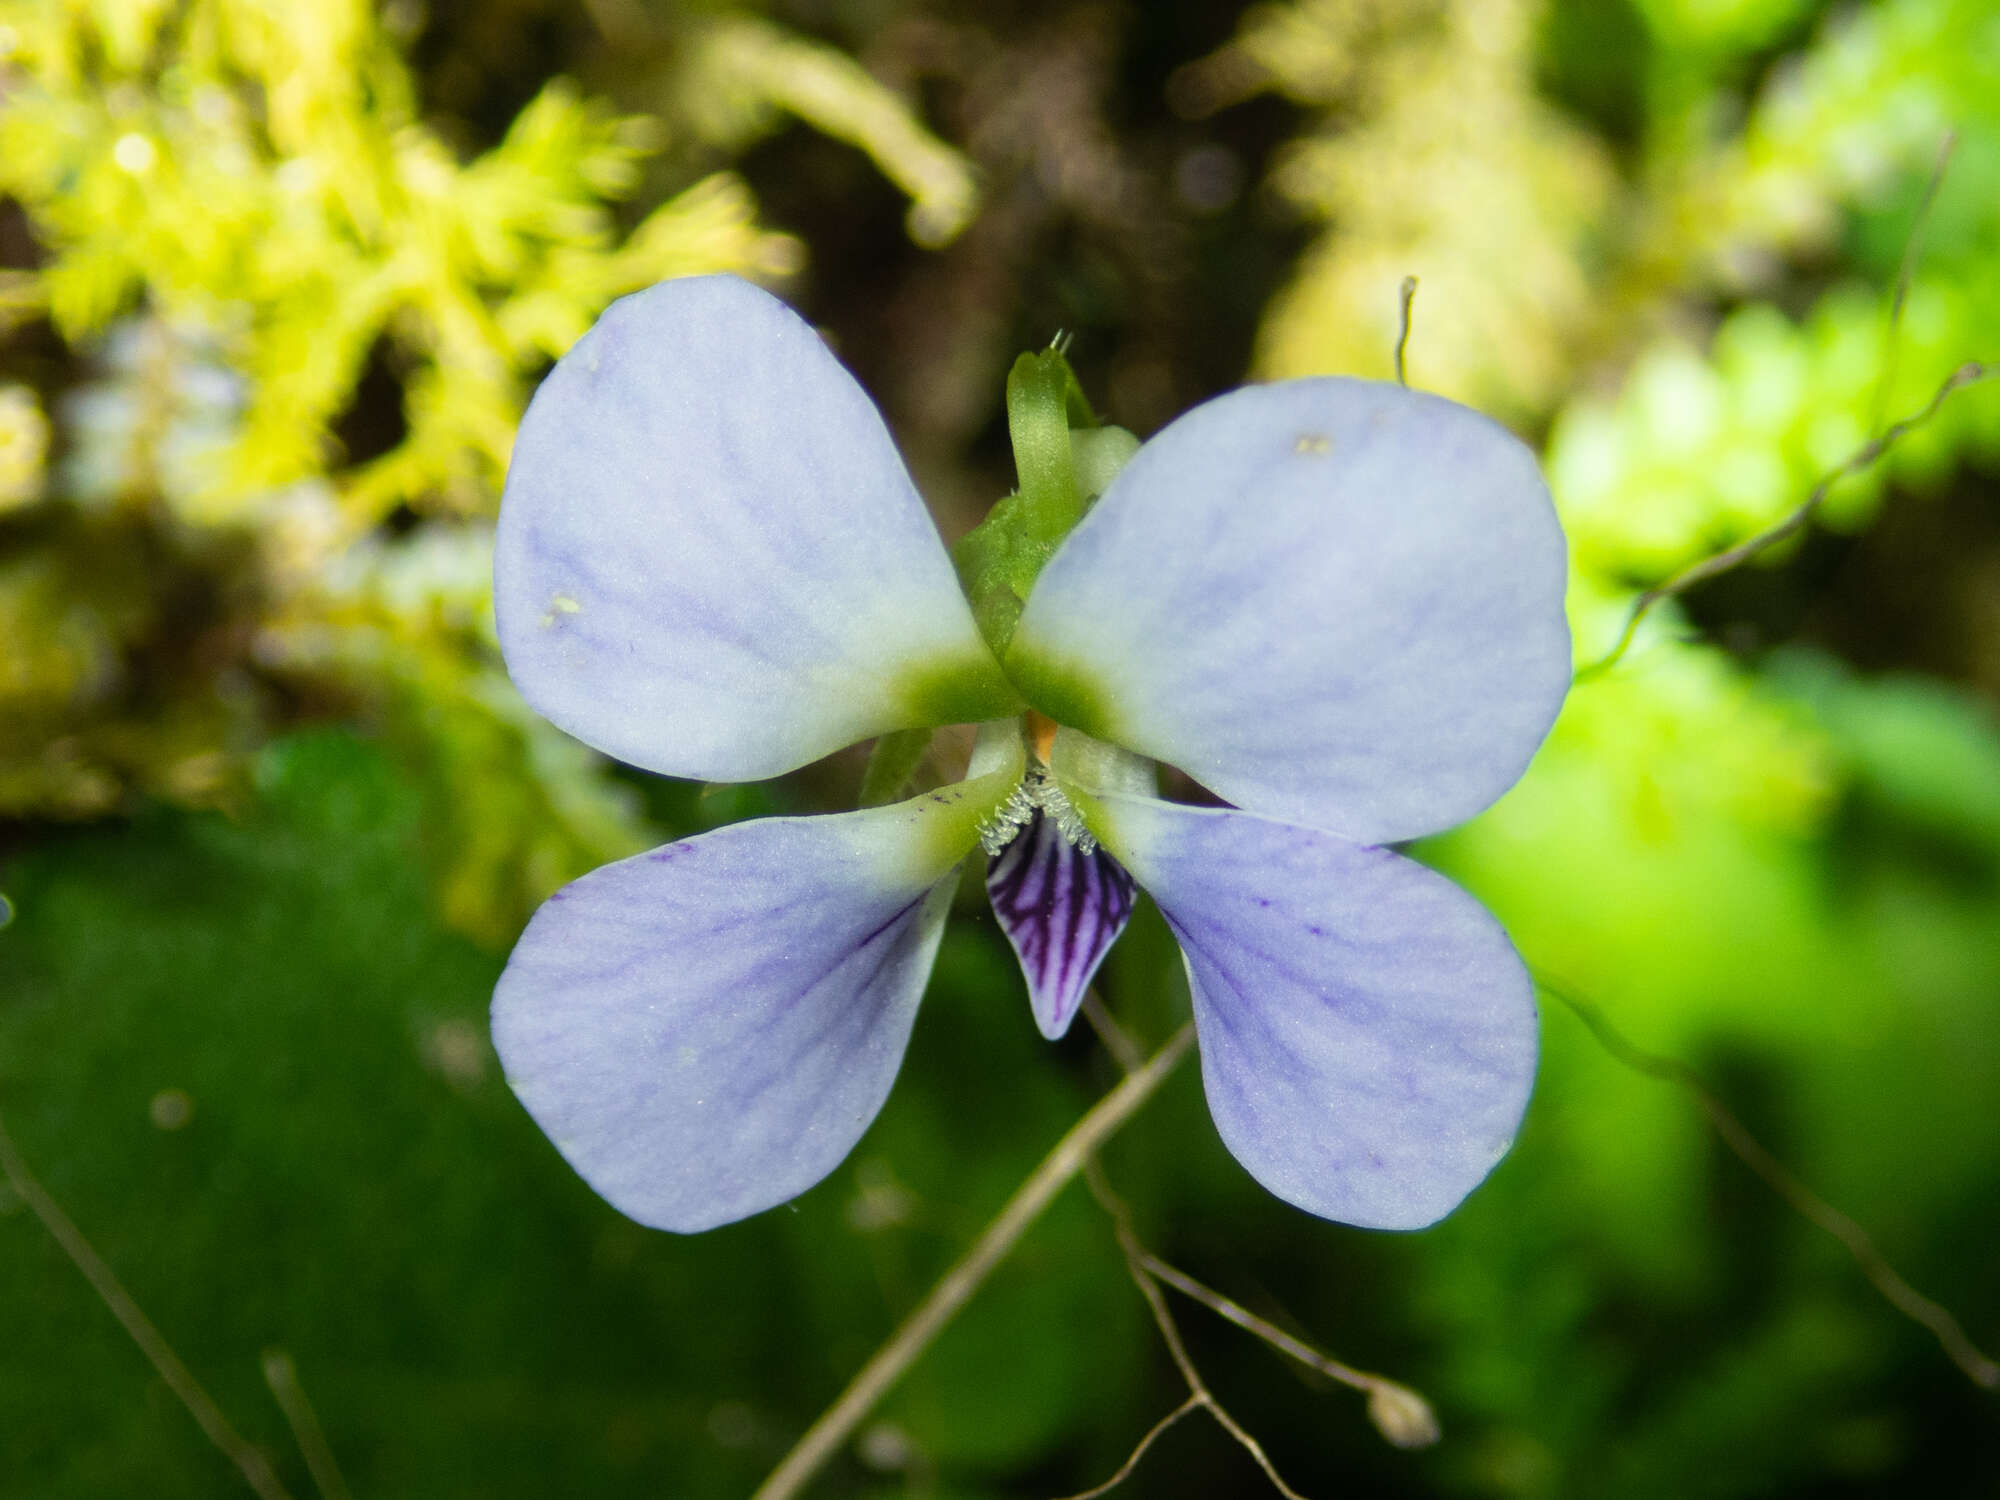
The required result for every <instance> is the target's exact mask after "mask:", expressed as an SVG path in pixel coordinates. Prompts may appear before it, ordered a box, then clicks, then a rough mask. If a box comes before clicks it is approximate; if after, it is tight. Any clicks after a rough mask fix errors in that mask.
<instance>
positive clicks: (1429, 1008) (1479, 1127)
mask: <svg viewBox="0 0 2000 1500" xmlns="http://www.w3.org/2000/svg"><path fill="white" fill-rule="evenodd" d="M1081 805H1083V806H1084V808H1085V815H1086V816H1087V817H1089V818H1090V819H1091V823H1092V827H1093V829H1094V830H1095V831H1096V832H1097V834H1098V836H1099V837H1100V838H1103V839H1104V840H1105V842H1106V844H1107V846H1108V847H1110V848H1111V849H1112V850H1113V851H1114V852H1115V853H1116V854H1117V856H1118V857H1119V859H1121V860H1122V861H1123V862H1124V863H1125V865H1126V866H1127V868H1129V869H1130V870H1131V872H1132V874H1133V876H1134V877H1135V878H1136V879H1137V880H1138V881H1139V883H1140V884H1141V885H1142V886H1144V887H1145V888H1146V890H1147V892H1148V893H1149V894H1150V895H1151V896H1152V897H1153V899H1154V900H1155V901H1156V902H1157V903H1158V904H1159V908H1160V911H1161V913H1162V914H1163V915H1164V916H1165V917H1166V919H1167V923H1168V925H1169V926H1170V927H1172V929H1173V931H1174V935H1175V936H1176V937H1177V938H1178V939H1179V940H1180V944H1181V951H1182V953H1183V954H1184V955H1185V956H1186V959H1187V968H1188V978H1189V982H1190V986H1191V988H1192V991H1193V995H1194V1014H1195V1025H1196V1029H1197V1031H1198V1033H1199V1036H1200V1042H1201V1070H1202V1082H1203V1085H1204V1087H1205V1088H1206V1090H1207V1093H1208V1107H1209V1112H1210V1113H1211V1114H1212V1115H1213V1116H1214V1117H1215V1125H1216V1129H1217V1130H1218V1131H1219V1132H1220V1133H1221V1135H1222V1139H1223V1141H1224V1143H1225V1144H1227V1145H1228V1147H1229V1149H1230V1151H1231V1152H1232V1153H1234V1155H1235V1157H1236V1159H1237V1160H1238V1161H1240V1162H1242V1163H1243V1165H1244V1166H1245V1167H1247V1168H1249V1170H1250V1172H1251V1174H1252V1175H1253V1176H1254V1177H1256V1178H1257V1180H1258V1181H1259V1182H1261V1183H1263V1184H1264V1186H1265V1187H1267V1188H1269V1189H1270V1190H1271V1191H1272V1192H1274V1193H1276V1194H1277V1195H1278V1196H1279V1197H1280V1198H1283V1199H1285V1200H1287V1201H1288V1202H1291V1203H1295V1204H1297V1205H1298V1206H1299V1207H1300V1208H1303V1209H1305V1210H1306V1211H1307V1212H1309V1213H1315V1214H1318V1215H1320V1216H1321V1217H1322V1218H1327V1219H1336V1220H1339V1221H1340V1222H1342V1223H1346V1224H1359V1225H1363V1226H1366V1227H1369V1228H1375V1229H1418V1228H1421V1227H1423V1226H1424V1225H1426V1224H1429V1223H1432V1222H1433V1221H1435V1220H1437V1219H1440V1218H1442V1217H1443V1216H1444V1215H1445V1214H1447V1213H1449V1212H1450V1211H1451V1210H1452V1209H1453V1208H1454V1207H1456V1206H1457V1204H1458V1202H1459V1200H1461V1199H1462V1198H1464V1196H1465V1195H1466V1194H1467V1193H1468V1192H1470V1191H1471V1190H1472V1189H1473V1188H1474V1187H1475V1186H1477V1185H1478V1183H1479V1182H1480V1180H1481V1179H1482V1178H1484V1177H1485V1176H1486V1174H1487V1172H1488V1171H1490V1170H1491V1169H1492V1167H1493V1164H1494V1163H1495V1162H1497V1161H1498V1160H1499V1159H1500V1157H1501V1156H1502V1155H1503V1154H1504V1153H1505V1152H1506V1150H1507V1147H1508V1146H1509V1144H1511V1142H1512V1140H1513V1137H1514V1132H1515V1130H1516V1129H1517V1128H1518V1126H1519V1124H1520V1119H1521V1114H1522V1111H1523V1110H1524V1109H1525V1108H1526V1107H1527V1102H1528V1093H1529V1089H1530V1087H1531V1086H1532V1083H1533V1080H1534V1070H1535V1004H1534V990H1533V987H1532V985H1531V984H1530V982H1529V979H1528V975H1527V971H1526V969H1525V968H1524V967H1523V965H1522V963H1521V960H1520V957H1519V955H1517V954H1516V953H1515V951H1514V948H1513V945H1512V944H1511V943H1509V942H1508V940H1507V935H1506V933H1505V932H1503V931H1502V930H1501V928H1500V925H1499V923H1497V922H1495V921H1494V920H1493V918H1492V917H1491V916H1490V915H1488V914H1487V912H1486V910H1485V909H1484V908H1483V907H1482V906H1480V904H1479V903H1478V902H1477V901H1475V900H1473V899H1472V897H1470V896H1468V895H1467V894H1466V893H1465V892H1463V891H1461V890H1460V889H1459V888H1458V887H1457V886H1455V885H1453V884H1452V883H1451V882H1450V881H1448V880H1446V879H1445V878H1444V877H1443V876H1441V875H1438V874H1436V873H1434V872H1433V871H1430V870H1427V869H1425V868H1424V867H1423V866H1422V865H1419V864H1417V863H1415V862H1414V861H1412V860H1408V859H1405V858H1403V857H1402V856H1401V855H1398V854H1395V853H1392V852H1390V851H1388V850H1386V849H1375V848H1365V847H1362V846H1359V845H1356V844H1351V843H1349V842H1347V841H1346V840H1344V839H1341V838H1338V837H1335V836H1334V835H1332V834H1328V833H1324V832H1321V831H1318V830H1315V829H1310V828H1302V827H1298V826H1296V825H1292V824H1286V823H1278V822H1273V821H1270V820H1268V819H1265V818H1258V817H1253V816H1251V815H1250V814H1248V813H1241V812H1235V811H1232V810H1226V809H1215V808H1192V807H1182V806H1177V805H1174V804H1172V803H1166V802H1158V801H1154V800H1151V799H1149V798H1141V797H1128V796H1119V795H1115V794H1104V795H1099V796H1095V797H1091V798H1089V799H1087V801H1086V802H1084V803H1083V804H1081Z"/></svg>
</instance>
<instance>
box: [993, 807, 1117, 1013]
mask: <svg viewBox="0 0 2000 1500" xmlns="http://www.w3.org/2000/svg"><path fill="white" fill-rule="evenodd" d="M986 894H987V895H988V897H990V898H991V900H992V902H993V915H994V916H995V917H996V918H998V919H999V922H1000V928H1001V930H1002V931H1003V932H1005V933H1006V934H1007V941H1008V942H1009V943H1011V944H1013V946H1014V955H1015V957H1017V958H1019V959H1020V961H1021V973H1022V974H1023V975H1024V976H1025V977H1026V979H1027V981H1028V1003H1029V1006H1030V1007H1031V1008H1032V1009H1033V1011H1034V1013H1035V1024H1036V1025H1037V1026H1039V1027H1040V1028H1041V1031H1042V1035H1043V1036H1045V1037H1047V1038H1048V1039H1049V1040H1050V1041H1054V1040H1055V1039H1056V1038H1057V1037H1059V1036H1061V1035H1062V1034H1063V1033H1064V1032H1066V1031H1068V1030H1069V1023H1070V1022H1071V1021H1073V1020H1075V1019H1076V1012H1077V1007H1078V1006H1079V1005H1081V1004H1082V1002H1083V992H1084V990H1085V989H1087V988H1088V987H1089V985H1090V981H1091V977H1092V976H1093V975H1094V974H1096V973H1097V966H1098V965H1099V964H1100V963H1102V962H1103V961H1104V955H1105V954H1106V953H1108V952H1110V951H1111V945H1112V944H1113V943H1115V942H1117V941H1118V934H1119V933H1121V932H1123V931H1124V930H1125V923H1126V922H1127V921H1128V920H1129V919H1130V918H1131V916H1132V877H1131V876H1130V875H1128V874H1126V873H1125V870H1124V868H1123V867H1122V866H1121V865H1120V864H1119V863H1118V861H1117V860H1115V859H1113V858H1112V857H1111V856H1110V855H1109V854H1106V853H1105V852H1104V851H1103V850H1102V849H1099V848H1096V847H1092V848H1090V849H1088V850H1086V849H1082V848H1079V847H1078V846H1077V845H1076V844H1074V843H1072V842H1071V841H1070V840H1069V839H1068V838H1067V837H1065V836H1064V834H1063V832H1062V830H1061V829H1060V828H1058V827H1057V824H1056V820H1055V819H1054V818H1051V817H1050V816H1049V815H1048V814H1047V813H1045V812H1044V811H1042V809H1040V808H1036V809H1035V810H1034V813H1033V815H1032V817H1030V819H1029V821H1028V824H1027V826H1026V827H1025V828H1023V829H1021V831H1020V832H1019V833H1017V834H1015V835H1014V838H1013V840H1012V842H1010V843H1009V844H1008V845H1007V847H1006V848H1005V849H1003V850H1002V851H1001V852H1000V854H999V855H998V856H997V857H996V858H995V859H994V860H993V862H992V863H991V864H990V865H988V866H987V869H986Z"/></svg>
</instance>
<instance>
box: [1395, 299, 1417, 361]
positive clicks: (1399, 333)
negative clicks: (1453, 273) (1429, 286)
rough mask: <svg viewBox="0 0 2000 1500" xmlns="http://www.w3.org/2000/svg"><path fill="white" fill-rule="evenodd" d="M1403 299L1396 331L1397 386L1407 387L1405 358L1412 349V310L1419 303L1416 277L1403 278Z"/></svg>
mask: <svg viewBox="0 0 2000 1500" xmlns="http://www.w3.org/2000/svg"><path fill="white" fill-rule="evenodd" d="M1402 299H1403V314H1402V322H1401V324H1400V325H1399V326H1398V328H1397V330H1396V384H1397V385H1400V386H1407V385H1409V383H1410V382H1409V379H1408V377H1407V374H1406V373H1405V371H1404V368H1403V356H1404V355H1405V354H1407V353H1408V352H1409V349H1410V323H1411V312H1412V309H1414V308H1415V306H1416V303H1417V278H1416V277H1414V276H1405V277H1404V278H1403V287H1402Z"/></svg>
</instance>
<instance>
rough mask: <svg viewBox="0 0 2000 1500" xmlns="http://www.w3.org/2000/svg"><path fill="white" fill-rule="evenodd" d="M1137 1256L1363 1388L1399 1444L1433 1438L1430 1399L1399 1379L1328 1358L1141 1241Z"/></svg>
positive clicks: (1225, 1313)
mask: <svg viewBox="0 0 2000 1500" xmlns="http://www.w3.org/2000/svg"><path fill="white" fill-rule="evenodd" d="M1140 1257H1141V1260H1142V1262H1143V1264H1144V1265H1145V1267H1146V1269H1147V1270H1148V1271H1149V1272H1151V1273H1152V1274H1153V1275H1154V1276H1156V1277H1158V1278H1159V1279H1160V1280H1161V1281H1163V1282H1165V1283H1166V1284H1167V1285H1168V1286H1170V1287H1172V1288H1173V1289H1174V1290H1175V1291H1177V1292H1179V1293H1180V1294H1181V1295H1182V1296H1184V1297H1192V1298H1193V1299H1194V1300H1195V1301H1197V1302H1199V1303H1200V1304H1201V1305H1202V1306H1203V1307H1206V1308H1207V1309H1209V1311H1211V1312H1213V1313H1216V1314H1218V1315H1219V1316H1221V1317H1224V1318H1227V1319H1228V1320H1229V1321H1230V1322H1232V1323H1234V1324H1235V1325H1236V1326H1237V1327H1238V1328H1241V1329H1243V1330H1244V1331H1245V1332H1246V1333H1252V1334H1255V1335H1256V1336H1257V1337H1258V1338H1260V1339H1262V1340H1263V1341H1264V1342H1265V1343H1267V1344H1269V1345H1270V1346H1271V1347H1272V1348H1274V1349H1277V1350H1279V1351H1280V1352H1281V1353H1284V1354H1289V1355H1290V1356H1291V1357H1292V1358H1293V1359H1295V1360H1297V1361H1298V1362H1299V1363H1300V1364H1302V1365H1304V1366H1306V1367H1307V1368H1308V1369H1312V1370H1317V1371H1319V1373H1320V1374H1322V1375H1326V1376H1329V1377H1330V1378H1332V1379H1334V1380H1337V1381H1339V1382H1340V1383H1341V1384H1342V1385H1346V1386H1352V1387H1353V1388H1354V1389H1355V1390H1357V1391H1361V1392H1363V1393H1364V1394H1366V1396H1367V1397H1368V1416H1369V1420H1370V1421H1372V1422H1374V1424H1375V1426H1376V1428H1377V1429H1378V1430H1379V1431H1380V1432H1381V1434H1382V1436H1383V1437H1385V1438H1386V1439H1388V1441H1390V1442H1391V1443H1393V1444H1395V1445H1396V1446H1397V1447H1398V1448H1427V1447H1429V1446H1430V1445H1431V1444H1432V1443H1435V1442H1436V1441H1437V1440H1438V1436H1439V1434H1438V1424H1437V1416H1436V1414H1435V1413H1434V1412H1433V1411H1432V1410H1431V1404H1430V1403H1429V1402H1428V1401H1426V1400H1425V1399H1424V1398H1423V1397H1422V1396H1420V1395H1418V1394H1417V1392H1415V1391H1413V1390H1411V1389H1410V1388H1409V1387H1408V1386H1406V1385H1404V1384H1403V1383H1402V1382H1401V1381H1398V1380H1391V1379H1389V1377H1388V1376H1386V1375H1376V1374H1373V1373H1371V1372H1370V1371H1367V1370H1357V1369H1355V1368H1354V1366H1352V1365H1345V1364H1342V1363H1341V1362H1340V1361H1339V1360H1337V1359H1330V1358H1328V1357H1327V1356H1326V1355H1324V1354H1321V1353H1320V1352H1319V1351H1318V1350H1317V1349H1315V1348H1313V1347H1312V1345H1310V1344H1307V1343H1304V1342H1302V1341H1301V1340H1299V1339H1296V1338H1294V1337H1292V1335H1291V1334H1289V1333H1287V1332H1285V1330H1284V1329H1282V1328H1280V1327H1278V1325H1277V1324H1275V1323H1271V1322H1268V1321H1266V1320H1265V1319H1263V1318H1260V1317H1258V1316H1257V1314H1255V1313H1253V1312H1251V1311H1250V1309H1249V1308H1247V1307H1245V1306H1243V1305H1242V1304H1241V1303H1240V1302H1236V1301H1234V1300H1232V1299H1231V1298H1228V1297H1225V1296H1223V1295H1222V1293H1220V1292H1218V1291H1215V1290H1213V1289H1212V1288H1209V1287H1207V1286H1204V1285H1203V1284H1202V1283H1201V1282H1199V1281H1196V1280H1195V1279H1194V1278H1193V1277H1192V1276H1190V1275H1188V1274H1187V1272H1185V1271H1183V1270H1181V1269H1180V1268H1179V1267H1178V1266H1174V1265H1170V1264H1168V1263H1167V1262H1166V1261H1163V1260H1161V1259H1160V1258H1159V1256H1157V1255H1155V1254H1153V1253H1152V1252H1151V1251H1150V1250H1146V1249H1145V1248H1144V1247H1141V1250H1140Z"/></svg>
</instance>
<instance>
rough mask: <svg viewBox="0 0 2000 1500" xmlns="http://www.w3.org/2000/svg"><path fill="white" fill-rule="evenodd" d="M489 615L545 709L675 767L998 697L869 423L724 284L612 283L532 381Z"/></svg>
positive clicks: (912, 501) (785, 753)
mask: <svg viewBox="0 0 2000 1500" xmlns="http://www.w3.org/2000/svg"><path fill="white" fill-rule="evenodd" d="M493 595H494V610H495V614H496V617H497V621H498V625H499V632H500V646H501V650H502V651H503V652H504V654H505V656H506V658H507V669H508V671H509V672H510V673H511V674H512V676H513V678H514V682H515V685H516V686H517V687H519V688H520V690H521V693H522V695H523V696H524V697H525V698H526V699H527V700H528V702H529V703H531V704H532V705H533V706H534V707H535V709H536V710H537V711H538V712H540V713H541V714H542V715H543V716H544V717H546V718H548V719H550V720H552V721H553V722H554V723H556V724H557V725H559V726H560V727H561V728H563V729H565V730H567V731H569V732H570V733H571V734H573V735H575V736H576V737H577V738H578V739H581V740H584V741H585V742H587V743H589V744H591V745H594V746H596V747H597V748H598V749H600V750H603V751H605V752H606V753H608V754H610V755H615V756H617V757H618V758H619V759H620V760H624V761H628V762H630V763H631V764H633V765H637V766H644V767H646V768H647V769H649V770H654V771H660V772H664V773H666V774H668V775H674V776H688V777H696V778H701V779H705V780H712V781H747V780H755V779H757V778H760V777H765V776H775V775H777V774H779V773H780V772H783V771H788V770H790V769H792V768H793V767H795V766H799V765H802V764H804V763H805V762H807V761H809V760H812V759H814V758H816V757H818V756H820V755H823V754H826V753H827V752H829V751H832V750H837V749H839V748H840V747H841V746H843V745H848V744H852V743H854V742H855V741H857V740H861V739H865V738H867V737H868V736H870V735H874V734H879V733H882V732H884V731H887V730H892V729H903V728H916V727H920V726H926V725H934V724H943V723H957V722H965V721H971V720H977V719H984V718H993V717H997V716H999V715H1001V714H1004V713H1006V712H1009V711H1010V710H1011V708H1012V707H1013V706H1014V703H1015V699H1014V695H1013V692H1012V690H1011V689H1010V688H1009V687H1008V686H1007V684H1006V683H1005V681H1004V679H1002V677H1001V676H1000V673H999V668H998V665H997V664H996V663H995V662H994V660H993V657H992V654H991V652H989V651H988V650H987V648H986V646H985V643H984V642H983V641H982V640H981V638H980V635H979V631H978V629H977V627H976V626H975V625H974V624H973V621H972V615H971V611H970V610H969V609H968V607H967V605H966V603H965V599H964V596H963V595H962V594H961V592H960V590H959V587H958V582H957V578H956V576H955V575H954V574H953V572H952V567H951V562H950V559H949V558H948V557H946V555H945V551H944V547H943V545H942V543H941V542H940V541H939V540H938V535H937V531H936V529H935V527H933V525H932V524H931V519H930V516H929V514H928V513H927V512H926V511H925V509H924V505H923V502H922V500H921V499H920V498H919V497H918V495H917V493H916V491H915V489H913V488H912V487H911V484H910V479H909V475H908V474H907V473H906V472H905V470H904V468H903V464H902V460H901V459H900V458H899V457H898V456H897V454H896V448H895V445H894V443H893V442H892V441H891V440H890V438H889V434H888V431H887V430H886V429H885V428H884V427H883V425H882V419H881V417H880V416H879V415H878V414H877V412H876V410H875V408H874V406H873V405H872V404H871V403H870V402H869V400H868V397H867V395H866V394H865V393H863V391H862V390H861V388H860V387H859V386H858V385H856V384H855V382H854V380H853V378H852V377H851V376H850V375H849V374H848V373H847V371H846V370H844V369H842V368H841V366H840V364H839V362H838V361H836V360H835V359H834V358H833V356H832V355H831V354H830V353H828V352H827V349H826V347H825V345H824V344H823V343H822V342H821V341H820V339H819V336H818V335H817V334H815V333H814V332H813V330H812V329H811V328H809V327H808V326H807V325H806V324H805V323H804V322H802V321H801V320H800V319H799V318H798V317H797V316H796V315H795V314H794V313H792V312H791V310H790V309H788V308H787V307H785V305H784V304H783V303H781V302H779V301H777V299H775V298H773V297H772V296H770V295H769V294H768V293H765V292H762V291H759V290H758V289H757V288H755V287H753V286H751V285H749V284H748V283H747V282H743V281H738V280H736V279H735V278H734V277H727V276H710V277H697V278H690V279H687V280H681V281H669V282H663V283H661V284H660V285H658V286H656V287H653V288H651V289H650V290H648V291H644V292H640V293H638V294H636V295H634V296H631V297H627V298H624V299H623V300H622V301H620V302H617V303H615V304H613V306H612V307H611V308H610V309H609V310H608V311H607V312H606V313H605V314H604V316H603V317H602V318H601V319H600V320H599V321H598V323H597V326H596V327H594V328H593V329H592V330H591V331H590V332H589V333H587V334H585V335H584V337H583V338H582V339H581V340H579V341H578V343H577V345H576V347H575V348H573V349H571V350H570V352H569V353H568V354H567V355H565V356H564V357H563V359H562V360H561V362H560V363H558V364H557V365H556V367H555V369H554V371H552V372H551V373H550V375H549V378H548V379H547V380H546V381H544V382H543V384H542V387H541V389H540V390H539V391H538V392H537V393H536V395H535V399H534V401H533V402H532V404H531V405H530V406H529V408H528V413H527V415H526V417H525V418H524V419H523V420H522V423H521V432H520V437H519V439H518V440H517V442H516V444H515V449H514V459H513V465H512V468H511V469H510V471H509V473H508V476H507V488H506V494H505V495H504V497H503V498H502V501H501V508H500V524H499V532H498V536H497V538H496V541H495V551H494V563H493Z"/></svg>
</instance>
